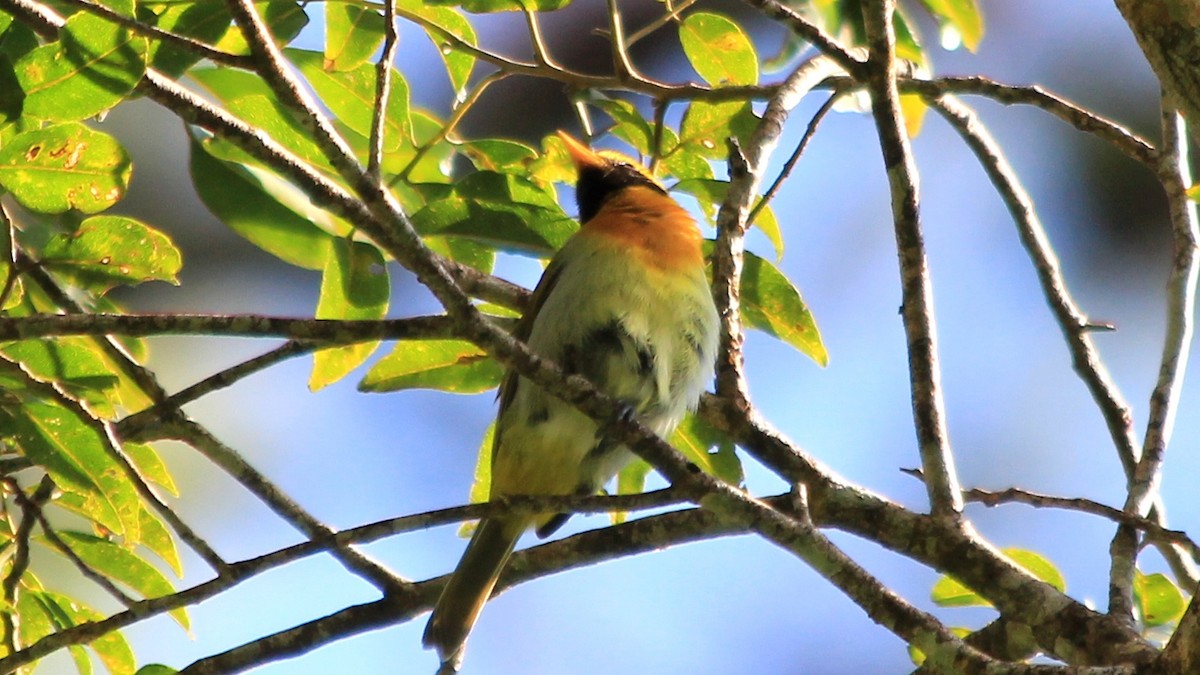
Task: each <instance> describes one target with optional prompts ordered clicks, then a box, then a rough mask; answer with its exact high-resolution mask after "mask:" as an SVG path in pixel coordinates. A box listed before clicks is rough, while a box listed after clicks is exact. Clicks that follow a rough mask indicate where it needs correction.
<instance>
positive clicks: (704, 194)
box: [671, 178, 783, 261]
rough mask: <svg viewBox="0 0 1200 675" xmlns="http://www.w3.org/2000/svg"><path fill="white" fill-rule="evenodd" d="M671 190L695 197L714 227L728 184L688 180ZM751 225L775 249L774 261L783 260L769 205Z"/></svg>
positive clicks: (776, 222)
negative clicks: (765, 237) (763, 235)
mask: <svg viewBox="0 0 1200 675" xmlns="http://www.w3.org/2000/svg"><path fill="white" fill-rule="evenodd" d="M671 189H672V191H680V192H686V193H687V194H690V195H692V196H693V197H695V198H696V201H697V202H698V203H699V204H700V210H701V211H702V212H703V213H704V217H705V218H707V219H708V222H709V224H710V225H712V226H713V227H716V224H717V208H718V207H719V206H720V205H721V203H722V202H724V201H725V195H727V194H728V193H729V183H728V182H726V181H723V180H704V179H697V178H690V179H687V180H682V181H679V182H678V183H676V184H675V185H674V186H672V188H671ZM760 201H761V198H760V199H759V200H756V201H755V208H757V206H758V203H759V202H760ZM751 225H752V226H755V227H758V229H759V231H761V232H762V233H763V234H765V235H766V236H767V239H769V240H770V241H771V246H773V247H774V248H775V258H776V260H777V261H778V260H781V259H783V232H782V230H780V228H779V221H778V220H777V219H776V218H775V211H774V210H773V209H771V207H770V205H767V206H764V207H763V208H762V209H760V210H759V212H758V215H757V216H756V217H755V219H754V222H753V223H751Z"/></svg>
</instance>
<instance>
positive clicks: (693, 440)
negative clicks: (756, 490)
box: [671, 415, 745, 485]
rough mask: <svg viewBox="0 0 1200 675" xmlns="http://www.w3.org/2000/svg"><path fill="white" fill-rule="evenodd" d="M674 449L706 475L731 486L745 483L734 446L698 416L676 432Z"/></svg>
mask: <svg viewBox="0 0 1200 675" xmlns="http://www.w3.org/2000/svg"><path fill="white" fill-rule="evenodd" d="M671 445H674V446H675V447H676V448H679V451H680V452H681V453H683V456H684V457H687V458H688V459H690V460H692V461H693V462H695V463H696V465H697V466H699V467H700V468H701V469H704V471H705V472H706V473H709V474H712V475H713V476H716V477H717V478H720V479H721V480H723V481H725V482H727V483H729V484H731V485H741V484H742V481H743V480H745V474H744V473H743V472H742V461H741V460H740V459H738V456H737V453H736V452H735V451H734V447H733V442H732V441H730V440H729V439H728V438H727V437H726V436H725V435H724V434H722V433H721V432H719V431H717V430H716V429H714V428H713V427H712V426H711V425H709V424H708V423H707V422H705V421H704V420H703V419H701V418H700V417H698V416H696V415H688V416H687V418H685V419H684V420H683V423H682V424H680V425H679V427H678V428H676V429H675V434H674V435H673V436H671Z"/></svg>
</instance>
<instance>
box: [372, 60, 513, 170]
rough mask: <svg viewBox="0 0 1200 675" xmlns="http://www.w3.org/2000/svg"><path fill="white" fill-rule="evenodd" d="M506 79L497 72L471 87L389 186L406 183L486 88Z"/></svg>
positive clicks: (476, 101) (504, 75)
mask: <svg viewBox="0 0 1200 675" xmlns="http://www.w3.org/2000/svg"><path fill="white" fill-rule="evenodd" d="M506 77H508V73H504V72H500V71H497V72H494V73H492V74H490V75H488V76H487V77H485V78H483V79H482V80H480V81H479V82H478V84H476V85H475V86H474V87H472V88H471V93H469V94H467V97H466V98H464V99H463V101H462V102H461V103H459V104H458V105H457V106H455V107H454V112H452V113H450V117H449V118H448V119H447V120H446V123H445V124H443V125H442V128H441V129H438V132H437V133H436V134H434V135H433V137H432V138H430V139H429V140H427V141H425V142H424V143H422V144H421V146H420V147H419V148H417V151H416V152H415V153H413V156H412V159H410V160H408V164H405V165H404V168H403V169H401V170H400V172H399V173H397V174H396V176H395V178H393V179H392V180H391V181H390V182H389V185H392V186H394V185H398V184H400V183H403V182H405V181H407V180H408V177H409V176H410V175H411V174H412V172H413V169H415V168H417V165H418V164H419V163H420V162H421V160H422V159H424V158H425V155H427V154H429V152H430V151H432V150H433V149H434V147H436V146H437V144H438V143H441V142H442V141H444V140H446V138H448V137H449V136H450V134H451V133H452V132H453V131H454V129H455V128H457V127H458V124H459V122H461V121H462V119H463V118H464V117H466V115H467V113H468V112H470V111H471V109H472V108H473V107H475V104H476V103H478V102H479V99H480V97H482V96H483V93H484V92H485V91H487V89H488V87H490V86H492V85H493V84H495V83H497V82H499V81H500V80H503V79H504V78H506Z"/></svg>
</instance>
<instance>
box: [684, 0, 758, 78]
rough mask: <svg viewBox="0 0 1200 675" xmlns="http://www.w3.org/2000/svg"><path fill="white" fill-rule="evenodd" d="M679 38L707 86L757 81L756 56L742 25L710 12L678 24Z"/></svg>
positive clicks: (693, 16) (694, 15)
mask: <svg viewBox="0 0 1200 675" xmlns="http://www.w3.org/2000/svg"><path fill="white" fill-rule="evenodd" d="M679 41H680V43H682V44H683V52H684V53H685V54H687V57H688V61H690V62H691V64H692V67H693V68H695V69H696V72H697V73H699V74H700V77H703V78H704V80H705V81H706V82H708V83H709V84H711V85H714V86H717V85H738V84H758V55H757V54H755V52H754V45H753V44H752V43H751V42H750V38H749V36H747V35H746V32H745V31H744V30H742V27H741V26H739V25H737V24H736V23H734V22H733V21H732V20H730V19H729V18H727V17H725V16H722V15H720V14H713V13H711V12H693V13H692V14H689V15H688V16H687V17H686V18H685V19H684V20H683V22H682V23H680V24H679Z"/></svg>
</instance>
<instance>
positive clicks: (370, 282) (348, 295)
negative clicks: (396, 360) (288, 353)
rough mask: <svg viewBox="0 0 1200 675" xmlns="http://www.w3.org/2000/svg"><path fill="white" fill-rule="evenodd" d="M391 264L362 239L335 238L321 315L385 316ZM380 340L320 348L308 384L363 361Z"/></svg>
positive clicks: (326, 381)
mask: <svg viewBox="0 0 1200 675" xmlns="http://www.w3.org/2000/svg"><path fill="white" fill-rule="evenodd" d="M390 290H391V286H390V284H389V283H388V273H387V268H386V267H384V262H383V256H382V255H381V254H380V253H379V249H377V248H375V247H374V246H371V245H370V244H364V243H361V242H351V241H347V240H345V239H335V240H334V242H333V251H332V255H330V256H329V258H328V259H327V260H326V262H325V270H324V273H323V274H322V276H321V297H320V299H319V300H318V301H317V316H316V318H318V319H382V318H383V317H384V315H386V314H387V308H388V296H389V292H390ZM378 346H379V341H378V340H372V341H369V342H358V343H355V344H349V345H343V346H339V347H329V348H326V349H321V350H318V351H317V353H316V354H314V355H313V371H312V376H311V377H309V380H308V388H309V389H311V390H312V391H317V390H319V389H321V388H322V387H325V386H328V385H330V384H332V383H334V382H337V381H338V380H340V379H342V378H343V377H345V376H346V374H347V373H349V372H350V371H352V370H354V369H355V368H357V367H359V366H360V365H362V363H363V361H366V360H367V358H368V357H370V356H371V354H372V353H373V352H374V351H375V348H376V347H378Z"/></svg>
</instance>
